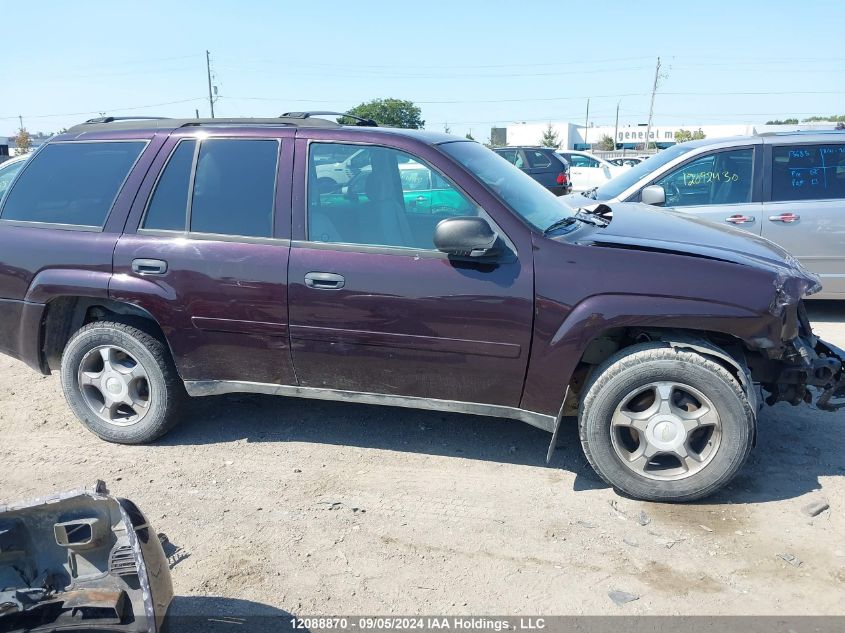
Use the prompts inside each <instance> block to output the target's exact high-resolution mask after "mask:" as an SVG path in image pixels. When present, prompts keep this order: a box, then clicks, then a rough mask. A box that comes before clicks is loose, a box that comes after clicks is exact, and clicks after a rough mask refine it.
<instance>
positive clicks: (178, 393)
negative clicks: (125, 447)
mask: <svg viewBox="0 0 845 633" xmlns="http://www.w3.org/2000/svg"><path fill="white" fill-rule="evenodd" d="M62 388H63V390H64V393H65V398H66V399H67V402H68V405H69V406H70V408H71V410H72V411H73V412H74V414H75V415H76V417H77V418H79V420H80V421H81V422H82V424H84V425H85V427H86V428H87V429H88V430H89V431H91V432H92V433H94V434H95V435H97V436H98V437H100V438H102V439H104V440H106V441H109V442H117V443H120V444H143V443H146V442H151V441H153V440H155V439H156V438H158V437H160V436H161V435H163V434H164V433H166V432H167V431H168V430H169V429H170V428H171V427H172V426H173V424H175V422H176V421H177V416H178V409H179V404H180V402H181V401H182V398H183V396H184V387H183V385H182V382H181V380H180V379H179V376H178V374H177V373H176V369H175V367H174V366H173V362H172V360H171V358H170V354H169V351H168V349H167V346H166V345H165V344H164V343H163V342H162V341H160V340H159V339H158V338H156V337H155V336H152V335H150V334H148V333H147V332H144V331H142V330H141V329H139V328H136V327H133V326H132V325H129V324H126V323H118V322H112V321H98V322H96V323H91V324H89V325H86V326H85V327H83V328H82V329H80V330H79V331H78V332H76V334H74V335H73V336H72V337H71V339H70V341H69V342H68V344H67V346H66V347H65V351H64V354H63V355H62Z"/></svg>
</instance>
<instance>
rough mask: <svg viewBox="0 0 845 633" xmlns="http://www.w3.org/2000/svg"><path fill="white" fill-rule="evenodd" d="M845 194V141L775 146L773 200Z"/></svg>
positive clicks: (773, 153)
mask: <svg viewBox="0 0 845 633" xmlns="http://www.w3.org/2000/svg"><path fill="white" fill-rule="evenodd" d="M831 198H840V199H841V198H845V145H792V146H787V145H782V146H775V147H773V148H772V200H825V199H831Z"/></svg>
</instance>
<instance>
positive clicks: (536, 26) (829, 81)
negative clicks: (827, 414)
mask: <svg viewBox="0 0 845 633" xmlns="http://www.w3.org/2000/svg"><path fill="white" fill-rule="evenodd" d="M0 6H2V15H3V21H4V25H5V27H6V28H5V32H6V43H7V45H6V46H5V47H4V52H3V54H2V57H0V60H2V61H0V78H2V83H0V86H1V87H0V134H11V133H13V132H14V130H15V129H16V128H17V126H18V121H17V116H18V115H19V114H20V115H23V116H24V124H25V126H26V127H27V128H28V129H29V130H30V131H31V132H36V131H39V130H40V131H44V132H51V131H55V130H58V129H60V128H62V127H65V126H69V125H72V124H73V123H76V122H79V121H81V120H84V119H85V118H90V117H91V116H97V114H98V113H99V112H106V113H108V114H112V115H128V114H147V115H153V114H155V115H163V116H193V115H194V111H195V109H196V108H199V111H200V114H201V115H202V116H207V115H208V103H207V85H206V76H205V50H206V49H209V50H210V51H211V53H212V64H213V68H214V72H215V80H214V82H215V84H216V85H217V86H218V90H219V96H220V98H219V101H218V102H217V104H216V106H215V109H216V113H217V115H218V116H275V115H278V114H280V113H282V112H285V111H288V110H306V109H312V110H317V109H332V110H343V109H346V108H349V107H351V106H354V105H356V104H358V103H360V102H362V101H365V100H368V99H371V98H374V97H397V98H403V99H411V100H413V101H415V102H417V103H418V104H419V105H420V107H422V110H423V118H424V119H425V120H426V127H428V128H430V129H442V128H443V126H444V124H445V123H447V122H448V124H449V126H450V128H451V130H452V132H453V133H459V134H464V133H465V132H466V131H468V130H472V132H473V134H474V136H475V137H476V138H479V139H486V138H487V136H489V132H490V127H491V126H493V125H496V124H507V123H510V122H513V121H538V122H545V121H549V120H555V121H567V120H570V121H577V122H581V121H583V120H584V115H585V106H586V99H587V97H591V106H590V121H591V122H593V123H595V124H596V125H603V124H612V123H613V118H614V116H615V109H616V104H617V102H621V106H620V124H623V125H624V124H635V123H638V122H644V121H645V120H646V118H647V113H648V99H649V97H648V92H649V90H650V88H651V82H652V78H653V75H654V66H655V61H656V58H657V57H658V56H660V57H661V59H662V62H663V66H664V71H665V72H666V76H665V77H664V78H663V79H662V80H661V85H660V89H659V92H658V95H657V100H656V105H655V123H656V124H660V125H680V124H686V125H692V124H707V123H735V122H736V123H739V122H742V123H745V122H763V121H765V120H767V119H770V118H774V117H778V118H783V117H786V116H798V117H799V118H800V117H803V116H809V115H812V114H835V113H840V114H841V113H845V50H843V49H842V47H841V42H842V30H843V27H845V21H843V19H842V18H843V17H845V8H843V5H842V2H841V0H837V1H834V0H815V1H814V0H808V1H805V2H802V3H796V2H794V1H792V2H785V1H781V0H766V2H762V1H760V2H751V1H746V2H741V1H739V0H734V1H733V2H724V1H721V0H708V1H707V2H674V1H673V2H668V1H667V2H656V1H655V2H649V1H647V0H643V1H640V2H636V3H634V2H626V1H621V0H620V1H614V0H604V1H602V2H594V1H591V2H562V1H558V2H546V1H536V2H521V3H515V2H509V3H504V2H495V1H490V0H488V1H487V2H481V1H476V0H457V1H452V2H445V1H441V0H430V1H427V2H426V1H420V0H416V1H413V0H405V1H403V2H396V1H395V0H392V1H389V2H382V1H377V2H368V1H366V0H358V1H356V2H351V1H349V0H345V1H344V2H330V1H324V2H321V3H308V2H281V1H276V2H272V1H269V0H254V1H248V0H241V2H219V1H215V0H206V1H205V2H198V1H193V0H190V1H174V0H171V1H170V2H161V1H159V0H147V1H145V2H138V3H132V5H131V6H132V7H133V8H131V9H129V8H126V9H124V8H121V7H123V6H126V7H128V6H129V3H121V2H115V1H114V0H111V1H109V2H100V1H86V0H78V1H76V2H59V1H49V2H48V1H43V0H27V2H19V1H16V0H15V1H13V0H0ZM140 7H144V8H143V9H141V8H140ZM740 93H741V94H740ZM144 106H152V107H144Z"/></svg>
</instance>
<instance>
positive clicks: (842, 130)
mask: <svg viewBox="0 0 845 633" xmlns="http://www.w3.org/2000/svg"><path fill="white" fill-rule="evenodd" d="M842 133H845V128H822V129H820V130H789V131H784V132H758V133H757V136H791V135H793V134H804V135H807V136H809V135H812V134H842Z"/></svg>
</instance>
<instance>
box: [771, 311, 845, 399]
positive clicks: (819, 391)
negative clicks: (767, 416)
mask: <svg viewBox="0 0 845 633" xmlns="http://www.w3.org/2000/svg"><path fill="white" fill-rule="evenodd" d="M797 325H798V332H797V334H796V335H795V336H794V337H793V338H791V339H789V340H788V341H787V342H786V346H785V351H784V353H783V356H782V357H781V358H779V359H776V360H775V365H774V371H770V372H766V373H768V380H763V381H761V384H762V386H763V388H764V389H766V391H768V392H769V394H770V395H769V396H768V398H766V404H769V405H771V404H774V403H776V402H781V401H785V402H789V403H790V404H801V403H802V402H805V403H808V404H811V403H812V402H813V401H815V404H816V406H817V407H818V408H819V409H821V410H823V411H837V410H839V409H842V408H845V351H843V350H841V349H840V348H838V347H836V346H835V345H833V344H831V343H828V342H826V341H823V340H821V339H820V338H818V337H817V336H815V335H814V334H813V332H812V329H811V328H810V322H809V319H808V318H807V315H806V312H805V311H804V309H803V305H802V306H799V309H798V311H797Z"/></svg>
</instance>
